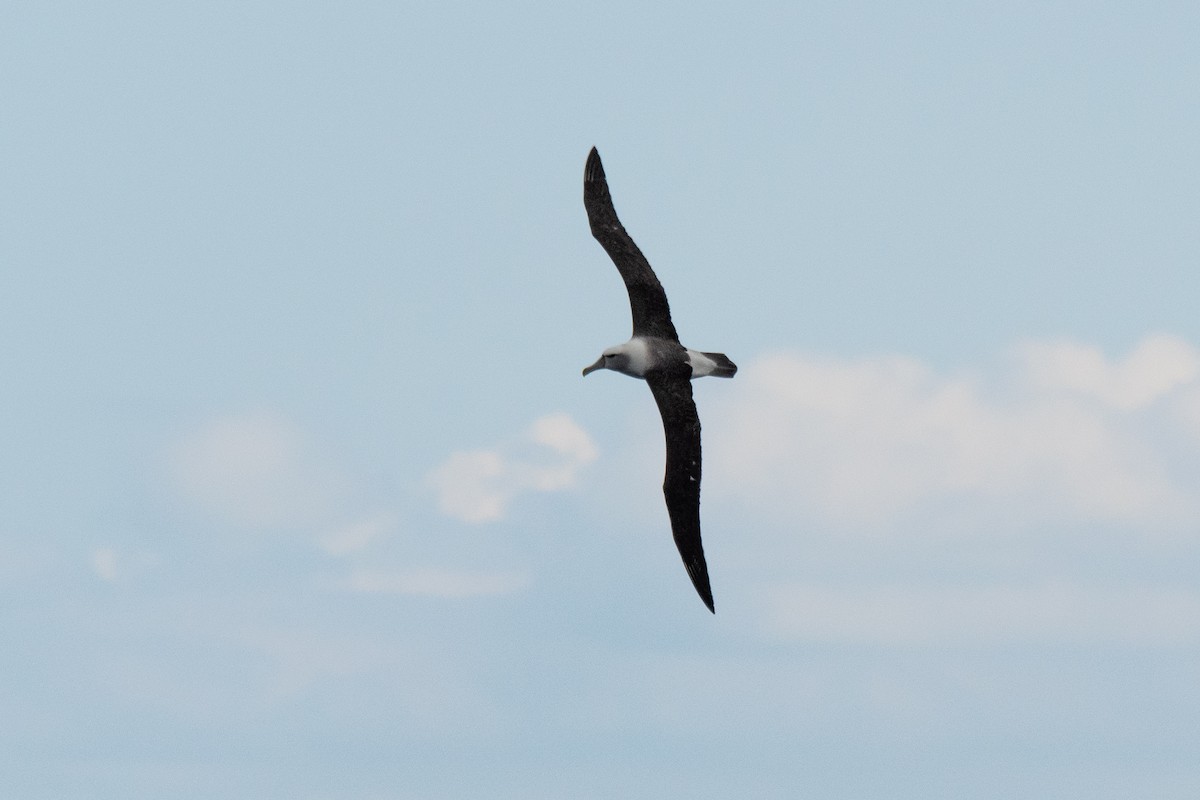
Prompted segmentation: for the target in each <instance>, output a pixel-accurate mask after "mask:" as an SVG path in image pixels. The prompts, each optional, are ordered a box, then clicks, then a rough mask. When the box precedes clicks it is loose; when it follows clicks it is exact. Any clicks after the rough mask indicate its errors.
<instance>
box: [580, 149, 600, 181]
mask: <svg viewBox="0 0 1200 800" xmlns="http://www.w3.org/2000/svg"><path fill="white" fill-rule="evenodd" d="M583 180H584V182H585V183H594V182H597V181H598V182H600V183H603V182H604V165H603V164H601V163H600V152H599V151H598V150H596V148H595V147H593V148H592V151H591V152H590V153H588V157H587V166H585V167H584V169H583Z"/></svg>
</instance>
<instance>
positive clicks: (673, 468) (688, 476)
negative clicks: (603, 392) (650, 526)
mask: <svg viewBox="0 0 1200 800" xmlns="http://www.w3.org/2000/svg"><path fill="white" fill-rule="evenodd" d="M646 383H648V384H650V391H652V392H654V400H655V402H657V403H658V411H659V413H660V414H662V420H663V432H664V433H665V434H666V437H667V472H666V477H665V478H664V479H663V494H664V495H666V498H667V513H668V514H669V515H670V517H671V533H672V534H674V536H675V546H676V547H678V548H679V555H680V556H682V557H683V565H684V566H685V567H687V572H688V576H689V577H690V578H691V579H692V585H693V586H695V587H696V591H697V592H698V593H699V594H700V599H701V600H703V601H704V605H706V606H708V610H709V611H712V612H713V613H714V614H715V613H716V609H715V608H714V607H713V596H712V586H710V585H709V582H708V565H707V564H706V563H705V561H704V547H703V545H701V543H700V415H699V414H697V413H696V403H695V401H694V400H693V399H692V381H691V367H689V366H688V365H687V364H683V365H681V368H675V369H670V370H656V371H654V372H651V373H649V374H647V375H646Z"/></svg>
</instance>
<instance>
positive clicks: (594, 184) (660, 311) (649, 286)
mask: <svg viewBox="0 0 1200 800" xmlns="http://www.w3.org/2000/svg"><path fill="white" fill-rule="evenodd" d="M583 205H584V208H586V209H587V215H588V224H589V225H590V226H591V228H592V236H594V237H596V241H598V242H600V244H601V245H602V246H603V247H604V251H605V252H606V253H608V256H609V258H611V259H612V260H613V263H614V264H616V265H617V271H618V272H620V273H621V279H622V280H623V281H625V289H626V291H628V292H629V307H630V310H631V311H632V312H633V335H634V336H656V337H659V338H661V339H670V340H671V341H676V342H677V341H679V335H678V334H677V333H676V332H675V325H674V324H673V323H672V322H671V308H670V306H669V305H667V293H666V292H664V291H663V287H662V284H661V283H659V282H658V276H657V275H655V274H654V270H653V269H651V268H650V262H649V261H647V260H646V257H645V256H644V255H642V251H641V250H640V249H638V246H637V245H636V244H635V243H634V241H633V238H632V237H631V236H630V235H629V234H628V233H627V232H626V231H625V226H624V225H622V224H621V220H619V219H617V210H616V208H614V207H613V201H612V195H611V194H609V191H608V179H607V178H605V176H604V165H603V164H601V163H600V154H599V153H598V152H596V148H594V147H593V148H592V152H591V153H589V154H588V160H587V164H586V166H585V167H584V171H583Z"/></svg>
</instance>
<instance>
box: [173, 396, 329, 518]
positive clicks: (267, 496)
mask: <svg viewBox="0 0 1200 800" xmlns="http://www.w3.org/2000/svg"><path fill="white" fill-rule="evenodd" d="M173 462H174V472H175V477H176V483H177V485H178V487H179V488H180V489H181V491H182V492H183V493H184V494H185V495H186V496H187V497H188V498H189V499H190V500H191V501H192V502H194V503H196V504H197V505H199V506H202V507H203V508H205V509H207V510H208V511H210V512H213V513H216V514H219V515H221V516H223V517H225V518H226V519H228V520H230V521H231V522H234V523H236V524H240V525H245V526H247V527H258V528H271V527H278V526H282V525H287V524H291V523H295V522H297V521H300V520H309V519H311V518H312V516H313V515H314V514H315V513H316V512H318V511H320V510H322V509H324V508H325V506H326V505H327V504H328V503H329V502H330V501H331V499H332V498H333V496H334V495H335V494H336V492H337V491H338V488H339V487H340V484H341V480H340V479H339V478H338V477H337V476H336V475H335V474H334V473H333V471H332V470H330V469H328V468H326V467H324V466H323V465H321V464H320V463H319V462H318V461H317V460H316V459H314V458H313V457H312V456H311V455H310V454H309V453H308V452H307V449H306V447H305V442H304V437H303V436H302V435H301V434H300V432H299V431H298V430H297V429H296V428H295V427H294V426H292V425H290V424H288V423H287V422H285V421H284V420H282V419H281V418H279V417H276V416H273V415H270V414H255V415H248V416H232V417H223V418H219V419H215V420H212V421H210V422H208V423H206V424H205V425H203V426H202V427H200V428H199V429H198V430H196V431H195V432H193V433H192V434H191V435H189V436H187V437H186V438H185V439H184V440H183V441H182V442H181V443H180V444H179V445H178V446H177V447H176V448H175V451H174V459H173Z"/></svg>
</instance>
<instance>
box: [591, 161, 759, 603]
mask: <svg viewBox="0 0 1200 800" xmlns="http://www.w3.org/2000/svg"><path fill="white" fill-rule="evenodd" d="M583 206H584V208H586V209H587V215H588V222H589V223H590V224H591V227H592V236H594V237H596V241H598V242H600V244H601V246H602V247H603V248H604V250H605V252H607V253H608V255H609V257H610V258H611V259H612V260H613V263H614V264H616V265H617V271H618V272H620V273H621V279H622V280H624V281H625V289H626V290H627V291H628V292H629V305H630V308H631V310H632V311H633V337H632V338H631V339H630V340H629V341H628V342H625V344H619V345H617V346H616V347H610V348H608V349H607V350H605V351H604V353H603V354H602V355H601V356H600V358H599V359H597V361H596V363H595V364H592V365H591V366H589V367H586V368H585V369H584V370H583V374H584V375H587V374H588V373H591V372H595V371H596V370H598V369H611V370H613V371H614V372H620V373H622V374H624V375H629V376H630V377H633V378H641V379H642V380H644V381H646V383H648V384H649V385H650V391H651V392H653V394H654V400H655V402H656V403H657V404H658V411H659V413H660V414H661V415H662V421H663V432H664V433H665V435H666V440H667V469H666V477H665V478H664V479H663V494H664V495H665V496H666V500H667V514H668V516H670V518H671V533H672V534H673V535H674V537H675V546H676V547H678V548H679V555H680V556H681V557H682V558H683V565H684V566H685V567H686V568H687V573H688V576H689V577H690V578H691V579H692V585H693V586H695V587H696V591H697V593H699V595H700V599H701V600H703V601H704V605H706V606H708V610H709V611H712V612H713V613H714V614H715V613H716V608H715V607H714V606H713V596H712V586H711V585H710V584H709V581H708V565H707V564H706V563H705V561H704V547H703V545H701V543H700V416H699V415H698V414H697V413H696V402H695V401H694V400H693V399H692V378H700V377H703V376H705V375H716V376H717V377H719V378H732V377H733V376H734V374H735V373H736V372H737V365H735V364H734V363H733V362H732V361H730V360H729V358H728V357H726V356H725V355H724V354H723V353H703V352H700V351H698V350H689V349H688V348H686V347H684V346H683V345H682V344H680V343H679V335H678V334H677V333H676V332H675V325H674V324H672V322H671V309H670V308H669V307H668V306H667V294H666V292H664V291H663V287H662V284H661V283H659V282H658V277H657V276H656V275H655V274H654V270H653V269H651V268H650V263H649V262H648V261H646V257H645V256H644V255H642V251H641V250H639V249H638V246H637V245H636V244H634V243H633V239H632V238H630V236H629V234H628V233H626V232H625V227H624V226H623V225H621V221H620V220H619V219H617V211H616V209H615V208H613V201H612V195H610V194H609V192H608V181H607V180H606V179H605V177H604V165H602V164H601V163H600V154H599V153H598V152H596V148H594V147H593V148H592V152H591V153H589V154H588V159H587V165H586V166H585V167H584V171H583Z"/></svg>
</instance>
